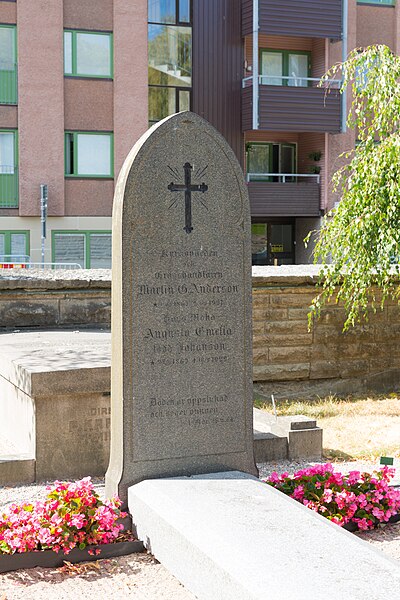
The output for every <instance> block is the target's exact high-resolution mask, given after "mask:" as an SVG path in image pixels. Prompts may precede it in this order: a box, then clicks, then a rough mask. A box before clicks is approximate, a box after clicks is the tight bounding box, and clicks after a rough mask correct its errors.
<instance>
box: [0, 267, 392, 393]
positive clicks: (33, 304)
mask: <svg viewBox="0 0 400 600" xmlns="http://www.w3.org/2000/svg"><path fill="white" fill-rule="evenodd" d="M317 273H318V268H317V267H311V266H293V267H292V266H290V267H288V266H285V267H262V268H261V267H257V268H254V269H253V331H254V334H253V348H254V362H253V365H254V368H253V379H254V381H255V383H256V386H255V387H256V390H257V392H258V393H260V394H264V395H266V396H267V397H268V399H269V397H270V394H272V393H273V394H275V396H276V397H278V398H279V397H282V396H283V397H287V396H301V397H304V396H318V395H319V396H323V395H325V394H329V393H337V394H347V393H359V392H364V391H366V390H375V391H380V390H382V391H384V390H390V389H395V388H396V387H397V386H399V385H400V344H399V341H398V340H399V334H400V308H399V306H398V305H396V304H394V303H392V304H390V303H389V304H388V305H387V306H385V308H384V310H383V312H379V313H377V314H375V315H374V314H372V315H371V317H370V320H369V322H368V323H366V324H364V325H362V326H358V327H356V328H354V329H351V330H350V331H348V332H347V333H342V327H343V321H344V311H343V309H342V308H340V307H339V306H336V305H332V306H329V307H328V308H326V309H324V311H323V314H322V317H321V320H320V321H319V322H318V323H317V324H316V326H315V328H314V330H313V331H312V332H311V333H310V332H308V331H307V311H308V307H309V305H310V302H311V300H312V298H313V297H314V294H315V287H314V286H315V282H316V277H317ZM110 291H111V281H110V271H100V270H95V271H87V270H84V271H64V272H60V271H53V272H46V273H37V272H32V271H26V272H24V273H21V272H17V273H16V272H15V271H13V272H12V273H11V272H8V273H4V274H3V273H2V274H1V275H0V327H1V328H3V329H4V330H6V329H8V330H10V329H21V328H25V327H26V328H32V327H35V328H43V329H44V328H46V329H48V328H71V327H73V328H75V327H76V328H77V327H98V328H107V327H109V325H110V312H111V311H110Z"/></svg>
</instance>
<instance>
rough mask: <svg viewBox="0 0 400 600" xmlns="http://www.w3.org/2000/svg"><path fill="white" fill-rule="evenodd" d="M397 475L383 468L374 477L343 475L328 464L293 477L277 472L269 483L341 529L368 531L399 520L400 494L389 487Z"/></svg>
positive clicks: (353, 472) (359, 473) (356, 474)
mask: <svg viewBox="0 0 400 600" xmlns="http://www.w3.org/2000/svg"><path fill="white" fill-rule="evenodd" d="M394 472H395V471H394V469H390V468H388V467H383V468H382V469H380V470H379V471H374V472H373V473H361V472H360V471H351V472H350V473H349V474H348V475H343V474H342V473H340V472H335V471H334V468H333V466H332V465H331V464H329V463H327V464H324V465H315V466H313V467H311V468H309V469H303V470H301V471H297V472H296V473H294V475H292V476H289V475H288V473H282V474H281V475H279V474H278V473H276V472H274V473H272V474H271V476H270V477H269V478H268V479H266V483H267V484H269V485H271V486H273V487H275V488H276V489H278V490H280V491H281V492H283V493H284V494H286V495H288V496H290V497H291V498H294V499H295V500H297V501H298V502H301V503H302V504H304V506H307V507H308V508H310V509H311V510H314V511H315V512H318V513H320V514H321V515H323V516H324V517H326V518H327V519H329V520H330V521H332V522H333V523H336V524H337V525H340V526H341V527H345V528H346V529H349V530H350V531H354V530H357V529H362V530H366V529H372V528H373V527H375V526H376V525H378V524H380V523H388V522H389V521H394V520H398V513H400V491H398V490H395V489H394V488H392V487H390V485H389V482H390V480H391V479H392V477H393V475H394Z"/></svg>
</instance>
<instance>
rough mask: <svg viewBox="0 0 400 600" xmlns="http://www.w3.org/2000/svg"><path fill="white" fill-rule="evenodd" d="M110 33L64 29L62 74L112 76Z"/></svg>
mask: <svg viewBox="0 0 400 600" xmlns="http://www.w3.org/2000/svg"><path fill="white" fill-rule="evenodd" d="M112 63H113V60H112V34H111V33H98V32H96V33H94V32H93V31H64V74H65V75H72V76H76V77H107V78H110V77H112V76H113V65H112Z"/></svg>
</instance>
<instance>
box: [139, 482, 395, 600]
mask: <svg viewBox="0 0 400 600" xmlns="http://www.w3.org/2000/svg"><path fill="white" fill-rule="evenodd" d="M128 498H129V500H128V505H129V510H130V513H131V515H132V518H133V523H134V525H135V526H136V529H137V533H138V537H139V539H141V540H143V541H144V543H145V545H146V546H147V548H148V549H150V550H151V552H152V553H153V554H154V555H155V557H156V558H157V559H158V560H159V561H160V562H161V563H162V564H163V565H164V566H165V567H166V568H167V569H168V570H169V571H170V572H171V573H172V574H173V575H175V577H177V578H178V579H179V580H180V581H181V583H183V585H184V586H185V587H187V589H188V590H190V591H191V592H192V593H193V594H195V595H196V597H197V598H199V600H216V599H217V598H218V600H265V599H266V598H271V599H278V598H282V599H284V600H309V598H329V600H343V599H345V598H349V599H350V598H351V600H365V598H373V599H374V600H387V599H388V598H394V594H396V592H395V590H399V589H400V569H399V565H398V563H397V562H396V561H394V560H392V559H389V558H387V557H385V555H384V554H382V553H381V552H379V551H377V550H375V549H374V548H372V547H371V546H370V545H369V544H368V543H367V542H364V541H362V540H360V539H359V538H357V537H356V536H354V535H353V534H351V533H348V532H347V531H344V530H342V529H341V528H339V527H338V526H337V525H334V524H332V523H329V522H328V521H327V520H326V519H324V518H323V517H322V516H321V515H318V514H316V513H314V512H312V511H311V510H309V509H308V508H305V507H304V506H302V505H301V504H299V503H298V502H296V501H294V500H292V499H291V498H288V497H287V496H285V495H284V494H282V493H281V492H278V491H277V490H275V489H273V488H271V487H270V486H267V485H266V484H263V483H261V482H260V481H258V480H257V479H256V478H255V477H252V476H250V475H246V474H244V473H240V472H229V473H214V474H207V475H198V476H193V477H179V478H171V479H158V480H148V481H142V482H141V483H138V484H136V485H134V486H132V487H131V488H130V489H129V491H128Z"/></svg>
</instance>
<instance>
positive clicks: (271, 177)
mask: <svg viewBox="0 0 400 600" xmlns="http://www.w3.org/2000/svg"><path fill="white" fill-rule="evenodd" d="M246 179H247V181H248V182H250V181H263V182H275V183H302V182H301V179H307V180H314V182H313V183H318V184H319V182H320V179H321V176H320V175H317V174H314V173H312V174H311V173H247V175H246ZM305 183H307V182H305Z"/></svg>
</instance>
